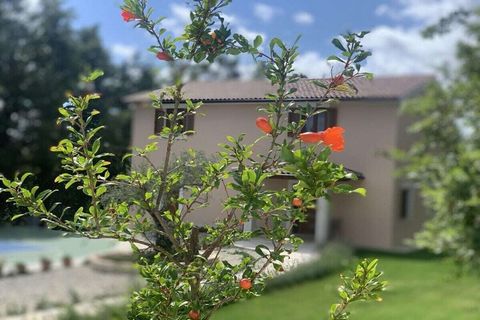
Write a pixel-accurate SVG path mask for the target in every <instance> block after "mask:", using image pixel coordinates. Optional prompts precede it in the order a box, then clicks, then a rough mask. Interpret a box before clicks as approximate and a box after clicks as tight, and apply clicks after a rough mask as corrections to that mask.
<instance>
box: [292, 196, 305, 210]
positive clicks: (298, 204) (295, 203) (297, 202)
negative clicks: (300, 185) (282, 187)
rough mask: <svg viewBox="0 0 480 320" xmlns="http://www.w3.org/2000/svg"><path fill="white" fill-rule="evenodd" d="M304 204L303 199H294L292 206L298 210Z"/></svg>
mask: <svg viewBox="0 0 480 320" xmlns="http://www.w3.org/2000/svg"><path fill="white" fill-rule="evenodd" d="M302 204H303V201H302V199H300V198H293V200H292V205H293V206H294V207H297V208H298V207H301V206H302Z"/></svg>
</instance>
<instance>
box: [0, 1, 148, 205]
mask: <svg viewBox="0 0 480 320" xmlns="http://www.w3.org/2000/svg"><path fill="white" fill-rule="evenodd" d="M39 4H40V6H39V8H38V10H34V11H32V10H30V9H28V8H27V7H26V6H27V3H25V2H24V1H11V0H2V1H0V150H2V152H3V154H2V157H1V158H0V173H2V174H3V175H5V176H8V177H13V176H14V174H15V172H16V171H18V170H20V171H24V170H29V171H32V172H34V173H35V175H36V182H37V183H38V184H39V185H40V186H41V187H42V188H52V187H53V185H52V181H53V179H54V177H55V176H56V175H57V174H58V173H59V170H58V166H57V165H56V157H55V156H54V155H52V153H50V152H49V148H50V146H52V145H54V144H55V143H56V142H57V141H58V140H59V139H60V137H61V136H62V135H63V134H64V132H62V129H61V128H60V127H58V126H56V125H55V121H56V118H57V116H58V113H57V108H58V107H59V106H61V105H62V103H63V102H64V101H65V98H66V96H67V95H68V92H74V93H77V94H78V93H82V92H85V91H87V90H91V91H95V90H97V91H99V92H102V94H103V97H104V106H108V109H107V107H103V106H101V105H99V106H97V107H98V108H100V109H101V110H102V111H108V112H103V113H102V117H101V120H100V121H102V122H103V123H105V124H106V130H105V133H104V146H105V147H106V148H107V150H109V151H110V152H116V153H119V154H121V153H124V152H126V151H127V150H128V145H129V141H130V138H129V132H130V119H129V113H128V110H127V108H126V105H125V104H124V103H122V101H121V99H122V97H123V96H124V95H125V94H127V93H129V92H136V91H139V90H150V89H153V88H154V87H155V79H154V77H155V73H154V72H153V71H152V70H151V69H150V68H148V67H147V66H146V65H142V64H139V63H136V64H135V65H132V64H123V65H115V64H113V63H112V62H111V60H110V53H109V52H108V51H107V49H106V48H105V47H104V46H103V44H102V41H101V40H100V38H99V35H98V29H97V28H96V27H89V28H84V29H80V30H75V29H73V28H72V16H71V13H70V12H69V11H67V10H66V9H64V8H63V2H62V1H60V0H45V1H40V2H39ZM95 69H102V70H104V72H105V77H103V78H102V79H98V80H97V81H95V82H94V83H92V84H91V85H90V86H89V87H88V88H86V87H83V86H82V84H81V82H80V81H79V75H80V74H82V73H84V72H88V71H92V70H95ZM134 69H135V70H136V71H137V72H136V73H137V74H139V75H138V76H137V77H133V76H132V75H131V74H132V70H134ZM116 165H117V169H116V171H115V172H118V170H119V169H120V163H116ZM61 196H62V197H63V198H64V199H66V198H69V199H70V201H73V200H74V199H76V198H77V197H76V195H75V193H62V195H61ZM2 200H4V199H2ZM76 201H77V203H81V202H82V201H83V199H82V198H80V199H77V200H76ZM0 210H1V211H3V210H6V208H5V205H4V201H1V205H0Z"/></svg>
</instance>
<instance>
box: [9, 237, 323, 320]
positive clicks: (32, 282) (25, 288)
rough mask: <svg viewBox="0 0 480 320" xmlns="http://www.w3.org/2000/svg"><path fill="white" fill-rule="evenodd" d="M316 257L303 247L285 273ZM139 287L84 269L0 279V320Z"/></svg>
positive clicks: (233, 257)
mask: <svg viewBox="0 0 480 320" xmlns="http://www.w3.org/2000/svg"><path fill="white" fill-rule="evenodd" d="M259 244H263V245H266V246H267V247H270V246H271V245H270V244H269V243H268V242H266V241H265V240H261V239H252V240H250V241H240V242H238V243H236V245H235V246H233V247H231V248H227V249H226V250H225V251H223V252H222V254H221V256H222V258H223V259H226V260H228V261H230V262H232V263H236V262H238V261H240V259H241V257H242V256H241V254H240V253H242V252H243V253H248V254H250V255H252V256H254V257H255V256H257V254H256V253H255V251H254V250H255V247H256V246H257V245H259ZM129 250H130V247H129V246H119V247H117V248H116V251H117V252H124V253H127V252H129ZM318 255H319V254H318V251H317V250H316V248H315V246H314V245H313V244H309V243H307V244H304V245H303V246H302V247H301V249H300V250H299V252H296V253H294V254H293V255H292V256H291V258H288V259H287V261H286V263H285V264H286V265H285V269H286V270H288V269H290V268H291V267H293V266H295V265H297V264H300V263H303V262H308V261H310V260H312V259H315V258H316V257H318ZM269 271H270V272H271V271H272V270H267V272H269ZM139 283H141V279H140V278H139V277H138V275H136V274H135V273H131V272H130V273H128V272H127V273H121V272H102V271H98V270H96V269H95V268H92V266H88V265H82V266H77V267H74V268H69V269H55V270H51V271H49V272H45V273H42V272H37V273H32V274H28V275H21V276H15V277H6V278H0V319H5V317H6V315H7V313H9V314H10V315H13V313H15V312H20V311H26V312H28V313H30V314H28V315H26V316H22V317H23V318H22V317H17V318H14V319H37V318H35V317H36V315H32V314H31V313H32V312H34V311H37V312H38V310H39V309H45V308H46V307H48V306H50V307H54V306H58V305H60V304H71V303H72V302H75V303H78V302H82V303H87V304H88V303H93V302H94V301H96V300H99V299H103V298H106V297H118V296H122V295H126V294H128V293H129V292H130V291H131V290H132V289H133V288H135V287H138V286H139ZM43 313H45V312H43ZM47 315H48V312H47ZM47 318H48V317H47ZM47 318H45V319H47ZM9 319H10V318H9ZM39 319H43V318H39ZM52 319H53V318H52Z"/></svg>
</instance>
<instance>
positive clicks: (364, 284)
mask: <svg viewBox="0 0 480 320" xmlns="http://www.w3.org/2000/svg"><path fill="white" fill-rule="evenodd" d="M377 265H378V260H377V259H374V260H368V259H364V260H362V261H361V262H360V263H359V264H358V265H357V267H356V269H355V271H354V272H353V275H351V276H344V275H342V282H343V284H342V285H341V286H340V287H339V288H338V295H339V296H340V299H341V301H340V303H337V304H334V305H332V307H331V308H330V320H348V319H350V312H348V311H347V308H348V307H349V306H350V304H351V303H353V302H356V301H381V300H382V298H381V297H380V293H381V292H382V291H384V290H385V287H386V285H387V283H386V282H385V281H382V280H381V277H382V273H381V272H379V271H377Z"/></svg>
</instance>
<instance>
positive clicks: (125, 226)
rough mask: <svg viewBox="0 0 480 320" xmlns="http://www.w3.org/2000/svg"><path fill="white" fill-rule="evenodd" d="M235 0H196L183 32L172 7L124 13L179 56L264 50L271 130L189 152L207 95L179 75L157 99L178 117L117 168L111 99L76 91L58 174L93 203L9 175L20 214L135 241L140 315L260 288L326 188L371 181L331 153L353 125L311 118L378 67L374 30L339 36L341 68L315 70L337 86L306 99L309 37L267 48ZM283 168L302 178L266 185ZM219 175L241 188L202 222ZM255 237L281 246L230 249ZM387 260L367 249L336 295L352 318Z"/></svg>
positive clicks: (336, 315) (129, 2)
mask: <svg viewBox="0 0 480 320" xmlns="http://www.w3.org/2000/svg"><path fill="white" fill-rule="evenodd" d="M230 2H231V1H229V0H195V1H193V9H192V11H191V14H190V18H191V22H190V23H189V24H188V25H187V26H185V30H184V34H183V35H182V36H180V37H178V38H173V37H172V36H171V35H169V33H168V32H167V30H166V29H164V28H162V20H163V19H164V18H163V17H160V18H154V17H153V14H154V12H153V9H152V8H150V7H148V5H147V1H146V0H125V1H124V4H123V6H122V12H121V16H122V17H123V19H124V20H125V22H129V23H133V24H134V25H135V27H137V28H139V29H143V30H145V31H146V32H147V33H149V34H150V35H152V37H153V39H154V40H155V44H154V45H152V46H151V47H150V49H149V50H150V51H151V52H152V53H153V54H155V55H156V57H157V58H158V59H159V60H162V61H169V62H168V63H172V64H175V63H176V61H179V60H186V61H193V62H194V63H199V62H202V61H204V60H207V61H208V62H214V61H215V59H216V58H217V57H218V56H220V55H239V54H250V55H252V56H253V57H254V58H255V59H257V60H261V61H263V62H264V63H265V75H266V77H267V78H268V80H269V81H270V82H271V84H272V91H273V92H272V93H271V94H268V95H267V97H266V98H268V100H269V101H270V102H268V103H266V104H265V105H264V106H263V107H262V108H261V109H259V111H260V112H261V113H262V115H261V116H259V118H258V119H257V122H256V124H257V127H258V128H259V131H258V134H259V138H258V140H257V141H255V142H254V143H252V144H249V143H246V142H245V141H244V137H243V136H242V135H241V136H238V137H232V136H229V137H226V142H225V143H224V144H223V145H222V146H221V149H220V150H219V151H218V154H217V155H216V157H214V159H207V160H205V159H204V161H202V162H201V165H200V164H199V162H198V161H197V160H198V152H196V151H195V150H189V151H188V154H189V159H190V160H189V161H185V159H184V158H183V159H182V158H176V159H175V157H174V155H173V153H172V146H173V145H174V144H175V143H176V142H177V141H178V140H183V139H188V138H189V134H190V133H191V132H184V130H183V126H182V123H184V122H183V119H184V118H185V117H186V116H188V115H191V114H195V113H197V111H198V110H199V109H200V108H201V106H202V103H200V102H193V101H191V100H189V99H188V97H185V96H184V94H183V92H182V83H181V81H180V78H176V79H175V81H174V85H173V86H172V87H169V88H167V89H165V90H164V91H163V92H162V94H160V95H159V96H152V108H155V109H160V110H163V99H164V97H165V96H168V97H169V98H170V99H172V100H173V101H174V103H173V106H174V111H173V112H172V113H168V114H167V113H160V114H162V115H161V117H162V118H163V119H165V120H166V123H167V124H168V125H167V126H165V127H164V128H163V129H162V130H161V132H160V133H159V134H158V135H156V136H154V137H152V142H151V143H150V144H148V145H147V146H144V147H142V148H134V151H133V152H132V153H131V154H128V155H125V157H124V158H125V159H128V158H130V157H139V158H141V159H143V162H144V163H145V164H146V167H145V168H143V170H140V169H137V168H132V169H131V170H130V172H128V173H126V174H120V175H117V176H114V177H112V176H111V175H110V173H109V165H110V162H109V161H108V159H109V158H110V157H112V156H113V155H111V154H105V153H102V142H101V137H100V135H99V134H100V132H101V130H102V128H103V127H102V126H95V125H94V118H95V116H96V115H98V113H99V112H98V111H97V110H92V109H91V108H90V107H89V103H90V101H92V100H93V99H98V98H100V95H99V94H96V93H89V94H86V95H83V96H71V97H70V98H69V100H68V102H67V103H66V104H65V105H64V106H63V107H61V108H59V112H60V118H59V119H58V123H59V124H63V125H65V126H66V128H67V129H68V137H67V138H65V139H63V140H61V141H60V142H59V143H58V145H56V146H54V147H52V149H51V151H52V152H55V153H57V154H58V156H59V158H60V159H61V165H62V168H63V169H64V172H63V173H61V174H60V175H59V176H58V177H57V178H56V180H55V182H56V183H58V184H60V185H63V186H64V187H65V188H70V187H75V188H77V189H78V190H79V192H83V193H84V194H85V195H86V196H88V197H89V199H90V202H89V205H88V206H87V207H80V208H70V207H68V206H67V205H66V204H59V203H54V202H52V201H51V200H50V199H49V198H51V197H53V196H54V192H55V191H54V190H45V191H42V192H39V190H38V187H33V188H27V187H26V186H25V182H26V180H27V178H28V176H29V175H30V174H28V173H27V174H24V175H22V176H21V177H16V178H14V179H13V180H10V179H7V178H5V177H3V178H2V181H3V185H4V188H3V189H2V192H6V193H8V194H9V195H10V198H9V201H10V202H13V203H15V204H16V205H17V207H18V208H24V212H23V213H20V214H19V215H17V216H15V217H13V218H14V219H15V218H18V217H20V216H22V215H25V214H28V215H33V216H36V217H39V218H41V219H42V221H44V222H45V223H46V224H47V225H48V226H49V227H51V228H60V229H63V230H65V231H66V232H71V233H75V234H78V235H81V236H84V237H88V238H92V239H98V238H112V239H117V240H120V241H125V242H128V243H130V244H131V245H132V248H133V249H134V250H135V251H136V252H138V253H139V254H140V256H141V258H140V261H139V270H140V274H141V275H142V277H144V278H145V280H146V283H147V284H146V286H145V288H143V289H141V290H139V291H138V292H135V293H134V294H133V297H132V300H131V307H130V312H129V318H130V319H188V318H189V319H192V320H197V319H203V320H206V319H210V318H211V316H212V314H213V313H214V312H215V311H216V310H217V309H218V308H220V307H221V306H223V305H225V304H228V303H231V302H234V301H237V300H239V299H243V298H248V297H252V296H256V295H258V294H259V293H260V292H261V291H262V288H263V283H264V279H265V277H266V275H265V271H266V270H267V268H268V267H269V266H272V267H273V268H274V270H276V271H278V272H281V271H282V270H283V263H284V261H285V259H286V257H288V255H289V254H290V253H291V252H292V250H296V249H297V248H298V246H299V245H301V243H302V240H301V239H300V238H299V237H297V236H296V235H294V234H292V227H293V226H294V225H295V224H296V223H298V222H303V221H305V219H306V209H307V208H309V207H312V206H314V204H315V200H316V199H318V198H320V197H327V198H328V197H329V194H331V193H358V194H361V195H364V194H365V190H363V189H354V188H353V187H351V185H349V184H344V183H340V181H341V180H344V179H345V178H349V179H355V177H354V175H352V174H351V173H347V172H346V170H345V168H344V167H343V166H342V165H339V164H335V163H332V162H330V161H329V160H328V158H329V155H330V154H331V152H341V151H342V150H343V149H344V139H343V131H344V129H343V128H340V127H334V128H329V129H327V130H325V131H323V132H304V133H302V132H301V131H302V128H303V126H304V125H305V122H306V121H307V120H308V118H309V117H312V116H314V115H316V114H318V113H319V112H322V111H321V109H320V107H321V106H322V105H323V104H324V103H327V102H330V101H329V100H328V97H329V95H330V93H332V92H334V91H339V90H341V91H349V92H354V91H355V87H354V86H353V84H352V82H351V80H352V79H354V78H359V77H368V76H370V75H369V74H368V73H363V72H361V71H360V69H361V62H362V61H363V60H364V59H365V58H367V57H368V56H369V55H370V53H369V52H368V51H365V50H364V49H363V47H362V45H361V43H360V40H361V38H363V37H364V36H365V34H366V32H361V33H358V34H356V33H352V34H347V35H345V36H343V38H342V40H340V39H335V40H334V41H333V44H334V45H335V46H336V47H337V48H338V49H339V50H340V55H339V56H332V57H330V59H331V60H333V61H336V63H337V64H338V65H339V66H341V68H340V71H339V72H338V73H336V74H332V77H331V79H329V80H325V81H320V80H316V81H313V83H314V84H315V85H317V86H319V87H321V88H322V89H323V90H324V96H323V99H320V101H319V102H318V104H316V105H310V104H307V105H303V104H298V103H296V102H295V101H293V99H291V97H292V95H293V94H294V93H295V91H296V89H295V83H296V82H297V81H298V79H299V78H300V76H299V75H297V74H295V72H294V68H293V65H294V62H295V59H296V58H297V57H298V54H299V53H298V46H297V42H295V43H294V44H293V45H291V46H288V45H287V44H285V43H284V42H282V41H281V40H280V39H278V38H274V39H272V40H271V41H270V43H269V44H268V45H267V46H266V47H267V51H262V50H261V47H262V42H263V39H262V37H260V36H257V37H256V38H255V39H254V41H253V42H249V41H248V40H247V39H246V38H245V37H244V36H242V35H240V34H236V33H235V34H232V31H231V30H230V28H229V26H228V24H225V20H224V18H223V16H222V12H221V9H222V8H224V7H225V6H227V5H228V4H229V3H230ZM98 76H101V72H95V73H93V74H92V75H91V76H89V77H85V78H84V79H83V80H84V81H87V82H88V81H93V80H95V79H96V78H97V77H98ZM183 105H184V106H186V107H182V106H183ZM289 112H294V113H297V114H298V115H300V117H299V119H301V120H299V121H298V122H297V123H295V122H294V123H288V120H287V115H288V113H289ZM287 133H290V135H288V134H287ZM198 134H202V133H201V132H199V133H198ZM159 140H163V141H165V142H166V147H165V149H164V150H162V151H163V152H164V153H165V155H164V161H163V163H155V162H154V161H152V160H151V159H150V155H151V153H152V152H154V151H157V150H158V141H159ZM261 140H268V141H269V148H268V149H267V150H266V151H265V152H264V153H262V154H255V153H254V151H253V150H254V147H255V145H256V144H258V143H259V141H261ZM192 170H193V171H194V172H195V173H196V174H195V177H194V178H192V177H190V176H189V172H192ZM280 171H281V172H288V173H289V174H290V175H291V176H292V177H294V178H295V179H296V180H297V181H298V182H297V183H296V184H295V185H294V186H293V188H292V189H291V190H287V189H282V190H270V189H268V188H266V187H265V181H266V180H267V179H269V178H272V177H274V176H275V175H276V174H278V172H280ZM218 188H222V189H223V190H225V192H226V194H228V195H229V196H228V197H227V198H226V200H225V201H224V203H223V206H224V212H225V214H223V213H220V212H219V219H218V221H217V222H216V223H215V224H214V225H211V226H208V227H207V230H206V232H203V231H202V232H201V230H200V229H199V228H198V227H197V226H196V225H194V224H193V223H191V222H190V220H189V217H191V216H192V215H194V214H195V212H196V209H198V208H200V207H204V206H208V198H207V197H206V195H207V194H208V193H210V192H211V191H212V190H214V189H218ZM180 189H181V190H182V192H179V190H180ZM112 190H123V192H122V193H123V196H122V197H109V196H108V195H109V193H111V192H112ZM68 210H75V213H74V218H73V220H64V219H63V218H62V216H63V213H65V212H66V211H68ZM252 219H260V220H267V221H268V223H266V224H265V227H264V228H262V229H260V230H255V231H253V232H243V231H242V225H243V223H244V222H245V221H249V220H252ZM253 236H262V237H264V238H266V239H268V240H269V241H270V242H271V244H272V246H271V247H270V248H269V247H267V246H264V245H259V246H257V247H256V250H255V251H256V253H257V256H256V257H252V256H245V257H243V258H242V259H241V261H240V262H239V263H236V264H234V263H232V262H229V261H227V260H226V259H224V258H222V251H223V250H224V249H225V248H227V247H229V246H231V245H232V244H234V243H235V242H236V241H238V240H244V239H250V238H252V237H253ZM376 266H377V262H376V261H362V262H361V263H360V264H359V265H358V267H357V269H356V270H355V272H354V275H353V276H352V277H350V278H349V277H344V278H343V281H344V284H343V286H342V287H341V288H340V290H339V293H340V298H341V302H340V303H339V304H336V305H334V306H332V309H331V310H330V319H348V316H349V315H348V313H347V311H346V307H347V306H348V304H349V303H351V302H354V301H357V300H370V299H377V298H378V296H377V295H378V293H379V292H380V291H381V290H383V288H384V285H385V284H384V282H382V281H381V280H380V275H381V274H380V273H379V272H378V271H376Z"/></svg>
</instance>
